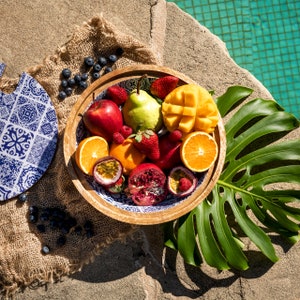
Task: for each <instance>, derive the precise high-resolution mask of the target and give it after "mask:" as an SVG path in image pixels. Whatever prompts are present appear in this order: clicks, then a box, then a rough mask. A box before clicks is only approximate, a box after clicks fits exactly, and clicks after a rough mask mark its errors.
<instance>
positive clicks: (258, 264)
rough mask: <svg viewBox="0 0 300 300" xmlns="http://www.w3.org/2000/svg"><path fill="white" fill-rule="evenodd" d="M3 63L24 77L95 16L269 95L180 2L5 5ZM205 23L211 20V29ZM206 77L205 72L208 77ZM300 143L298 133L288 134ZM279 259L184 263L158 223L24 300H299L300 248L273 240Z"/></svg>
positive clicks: (164, 56) (216, 82) (164, 54)
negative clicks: (228, 266) (222, 267)
mask: <svg viewBox="0 0 300 300" xmlns="http://www.w3.org/2000/svg"><path fill="white" fill-rule="evenodd" d="M0 12H1V18H0V40H1V44H0V61H2V62H5V63H6V64H7V69H6V73H5V75H7V76H10V77H16V76H18V75H19V74H20V73H21V72H22V71H24V70H26V69H27V68H28V67H30V66H34V65H36V64H39V63H40V62H41V61H42V60H43V58H44V57H45V56H47V55H49V54H52V53H54V52H55V50H56V49H57V47H58V46H60V45H62V44H64V43H65V42H66V41H67V40H68V38H69V36H70V35H71V33H72V30H73V29H74V26H76V25H81V24H82V22H84V21H87V20H89V19H90V18H91V17H93V16H94V15H96V14H99V13H103V16H104V17H105V18H106V19H107V20H109V21H111V22H112V23H114V24H115V25H116V26H117V27H118V28H119V29H120V30H123V31H124V32H125V33H128V34H131V35H133V36H134V37H135V38H137V39H140V40H141V41H143V42H145V43H147V44H149V45H150V46H151V47H152V49H153V51H154V52H156V53H157V56H158V58H159V60H160V62H161V63H162V64H164V65H166V66H169V67H171V68H174V69H176V70H178V71H181V72H183V73H185V74H187V75H189V76H190V77H191V78H193V79H194V80H196V81H198V82H199V83H201V84H203V85H204V86H206V87H207V88H208V89H210V88H215V87H218V93H219V94H221V93H222V92H224V91H225V90H226V88H227V87H228V86H230V85H234V84H241V85H245V86H249V87H252V88H254V89H255V91H256V93H254V96H256V95H259V96H262V97H266V98H271V95H270V93H269V92H268V91H267V90H266V89H265V87H264V86H263V85H262V84H261V83H260V82H258V81H257V80H256V79H255V78H254V77H253V76H252V75H251V74H249V73H248V72H247V71H246V70H243V69H241V68H240V67H239V66H237V65H236V64H235V63H234V61H233V60H232V59H231V58H230V57H229V55H228V53H227V50H226V45H225V44H224V43H223V42H222V41H221V40H219V39H218V38H217V37H216V36H214V35H213V34H212V33H210V32H209V31H208V29H206V28H205V27H203V26H202V25H200V24H198V23H197V22H196V21H195V20H194V19H193V18H192V17H190V16H189V15H187V14H185V13H184V12H183V11H181V10H180V9H179V8H178V7H177V6H176V5H174V4H173V3H166V2H165V1H161V0H158V1H154V0H152V1H151V0H149V1H146V0H130V1H129V0H123V1H117V0H115V1H104V0H102V1H101V0H100V1H95V0H85V1H70V0H66V1H58V0H49V1H47V2H46V1H39V0H32V1H9V0H1V1H0ZM203 25H205V24H203ZM203 73H205V76H204V75H203ZM296 136H297V137H299V130H298V131H295V132H294V133H292V134H291V135H290V136H289V137H290V138H293V137H296ZM272 240H273V242H274V245H275V246H276V251H277V254H278V256H279V257H280V258H281V259H280V260H279V262H277V263H276V264H272V263H271V262H270V261H268V259H267V258H265V257H264V256H263V255H262V254H261V253H260V252H258V251H257V249H256V248H255V247H254V246H253V245H252V244H251V243H250V242H248V243H247V244H246V247H247V248H248V251H247V255H248V257H249V264H250V269H249V270H247V271H245V272H234V271H225V272H218V271H217V270H215V269H212V268H210V267H208V266H206V265H205V264H204V265H203V267H201V268H200V269H198V268H194V267H191V266H188V265H185V264H184V263H183V261H182V259H181V258H180V257H178V256H176V254H175V253H174V252H173V251H171V250H168V249H167V250H166V249H164V248H163V246H162V245H163V242H162V232H161V231H160V227H159V226H145V227H142V228H140V229H139V230H138V231H137V232H136V233H135V234H134V235H133V237H131V238H128V239H127V240H126V241H125V242H124V243H120V242H115V243H113V244H112V245H111V246H109V247H108V248H106V250H105V251H104V253H102V254H101V255H99V256H98V257H96V259H95V261H94V262H93V263H91V264H90V265H87V266H85V267H84V268H83V270H82V271H81V272H78V273H76V274H74V275H72V276H71V277H63V278H62V281H61V282H59V283H56V284H49V285H48V286H47V287H40V288H38V289H35V290H31V289H26V290H25V292H24V293H22V294H18V295H17V299H23V300H29V299H30V300H38V299H39V300H40V299H60V300H66V299H70V300H71V299H72V300H81V299H92V300H94V299H95V300H98V299H99V300H101V299H109V300H117V299H132V300H135V299H137V300H140V299H149V300H152V299H204V300H217V299H233V300H252V299H255V300H260V299H264V300H269V299H272V300H273V299H278V300H280V299H284V300H299V299H300V284H299V280H300V274H299V269H300V259H299V258H300V244H297V245H294V246H291V245H290V244H287V243H286V242H285V241H284V240H283V239H281V238H279V237H277V236H273V237H272Z"/></svg>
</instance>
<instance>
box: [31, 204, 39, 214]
mask: <svg viewBox="0 0 300 300" xmlns="http://www.w3.org/2000/svg"><path fill="white" fill-rule="evenodd" d="M28 210H29V213H31V214H37V213H38V211H39V209H38V208H37V206H34V205H32V206H29V209H28Z"/></svg>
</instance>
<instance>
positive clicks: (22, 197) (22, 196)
mask: <svg viewBox="0 0 300 300" xmlns="http://www.w3.org/2000/svg"><path fill="white" fill-rule="evenodd" d="M18 200H19V201H21V202H26V200H27V195H26V194H20V195H19V197H18Z"/></svg>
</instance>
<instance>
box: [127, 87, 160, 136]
mask: <svg viewBox="0 0 300 300" xmlns="http://www.w3.org/2000/svg"><path fill="white" fill-rule="evenodd" d="M122 113H123V118H124V121H125V124H127V125H128V126H130V127H131V128H132V129H133V131H135V132H136V131H138V130H146V129H152V130H153V131H155V132H157V131H159V130H160V129H161V127H162V125H163V118H162V113H161V104H159V103H158V102H157V101H156V99H155V98H153V97H152V96H151V95H150V94H148V93H147V92H146V91H144V90H141V89H139V88H137V89H134V90H132V91H131V92H130V94H129V96H128V99H127V100H126V102H125V104H124V106H123V109H122Z"/></svg>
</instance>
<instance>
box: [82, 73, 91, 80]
mask: <svg viewBox="0 0 300 300" xmlns="http://www.w3.org/2000/svg"><path fill="white" fill-rule="evenodd" d="M88 78H89V74H88V73H83V74H81V80H82V81H87V80H88Z"/></svg>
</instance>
